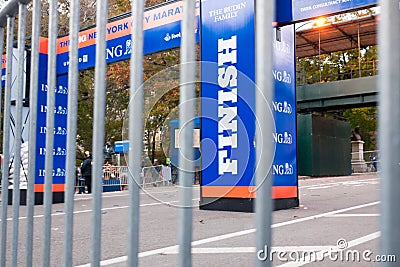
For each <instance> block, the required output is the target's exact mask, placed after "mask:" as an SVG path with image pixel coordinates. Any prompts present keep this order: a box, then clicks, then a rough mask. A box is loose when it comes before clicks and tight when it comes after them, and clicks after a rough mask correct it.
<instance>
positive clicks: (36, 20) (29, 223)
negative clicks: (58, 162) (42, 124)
mask: <svg viewBox="0 0 400 267" xmlns="http://www.w3.org/2000/svg"><path fill="white" fill-rule="evenodd" d="M39 34H40V0H34V1H33V6H32V44H31V45H32V46H31V81H30V92H29V101H30V103H29V113H30V115H29V116H30V120H29V149H28V151H29V161H28V162H29V163H28V164H29V166H28V170H29V171H28V188H27V200H26V201H27V207H26V208H27V214H26V258H25V266H26V267H30V266H32V265H33V264H32V256H33V255H32V251H33V213H34V204H35V191H34V190H35V189H34V187H35V175H36V171H35V170H36V132H37V130H36V127H37V122H36V118H37V102H38V97H37V95H38V86H39Z"/></svg>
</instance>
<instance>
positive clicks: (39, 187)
mask: <svg viewBox="0 0 400 267" xmlns="http://www.w3.org/2000/svg"><path fill="white" fill-rule="evenodd" d="M64 191H65V184H53V192H64ZM35 192H44V184H35Z"/></svg>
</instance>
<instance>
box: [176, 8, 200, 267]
mask: <svg viewBox="0 0 400 267" xmlns="http://www.w3.org/2000/svg"><path fill="white" fill-rule="evenodd" d="M183 10H184V13H183V19H182V23H181V28H182V42H181V68H180V100H179V102H180V103H179V109H180V111H179V124H180V127H179V128H180V138H179V140H180V142H181V148H180V153H179V167H180V170H179V183H180V185H179V205H180V208H179V227H178V229H179V230H178V244H179V260H178V263H179V266H181V267H188V266H191V265H192V254H191V251H192V246H191V242H192V217H193V214H192V195H193V192H192V184H193V176H194V162H193V161H194V151H193V119H194V115H195V106H194V105H193V104H192V103H193V99H194V98H195V81H196V80H195V79H196V69H195V66H196V65H195V64H193V63H192V62H194V61H195V60H196V55H195V51H196V47H195V45H196V44H195V33H194V27H195V24H194V23H195V15H194V14H195V1H194V0H184V1H183ZM188 63H189V64H190V63H192V64H190V67H188V65H189V64H188ZM185 64H186V65H185Z"/></svg>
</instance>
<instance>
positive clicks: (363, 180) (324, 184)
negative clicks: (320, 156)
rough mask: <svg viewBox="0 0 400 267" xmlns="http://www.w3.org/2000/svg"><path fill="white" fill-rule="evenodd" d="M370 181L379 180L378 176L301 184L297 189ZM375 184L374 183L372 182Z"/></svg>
mask: <svg viewBox="0 0 400 267" xmlns="http://www.w3.org/2000/svg"><path fill="white" fill-rule="evenodd" d="M370 181H379V178H371V179H361V180H348V181H340V182H333V183H322V184H314V185H303V186H299V189H307V188H310V187H319V186H330V185H333V186H334V185H353V184H354V183H355V182H357V183H358V182H361V183H362V182H370ZM374 184H375V183H374Z"/></svg>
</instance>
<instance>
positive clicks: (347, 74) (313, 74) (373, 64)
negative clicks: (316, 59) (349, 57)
mask: <svg viewBox="0 0 400 267" xmlns="http://www.w3.org/2000/svg"><path fill="white" fill-rule="evenodd" d="M327 69H329V71H324V70H327ZM320 70H321V71H320ZM296 71H297V73H296V84H297V85H306V84H314V83H324V82H334V81H341V80H348V79H355V78H361V77H369V76H375V75H378V73H379V69H378V60H371V61H363V62H361V63H360V64H347V65H345V66H342V65H339V64H333V63H323V64H322V65H321V67H319V65H318V64H317V63H314V64H313V65H311V66H309V67H308V69H306V68H305V67H304V66H301V65H299V64H298V66H297V68H296ZM307 73H308V75H307Z"/></svg>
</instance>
